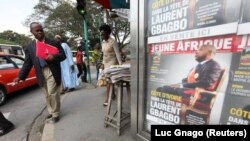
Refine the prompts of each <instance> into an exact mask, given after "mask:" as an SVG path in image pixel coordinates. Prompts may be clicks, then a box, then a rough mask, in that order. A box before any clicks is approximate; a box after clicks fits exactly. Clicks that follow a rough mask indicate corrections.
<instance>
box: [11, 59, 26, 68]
mask: <svg viewBox="0 0 250 141" xmlns="http://www.w3.org/2000/svg"><path fill="white" fill-rule="evenodd" d="M10 59H11V60H12V61H13V62H14V63H15V64H16V65H17V66H18V68H22V66H23V63H24V60H23V59H20V58H18V57H11V58H10Z"/></svg>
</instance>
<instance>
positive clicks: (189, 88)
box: [157, 45, 222, 98]
mask: <svg viewBox="0 0 250 141" xmlns="http://www.w3.org/2000/svg"><path fill="white" fill-rule="evenodd" d="M215 54H216V49H215V47H214V46H212V45H202V46H200V47H199V48H198V50H197V51H196V53H195V60H196V61H197V62H198V64H197V65H196V66H195V67H193V68H192V69H191V70H190V71H189V73H188V75H187V77H185V78H183V79H182V82H181V83H178V84H173V85H165V86H163V87H158V88H157V91H159V92H164V93H170V94H174V95H179V96H182V97H183V98H189V97H190V96H192V95H193V94H194V89H195V88H196V87H199V88H202V89H205V90H213V89H214V88H215V87H216V85H217V83H218V81H219V80H218V79H219V77H220V75H221V71H222V69H221V67H220V65H219V64H218V62H216V61H215V60H214V59H213V58H214V56H215Z"/></svg>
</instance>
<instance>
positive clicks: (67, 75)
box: [61, 43, 79, 89]
mask: <svg viewBox="0 0 250 141" xmlns="http://www.w3.org/2000/svg"><path fill="white" fill-rule="evenodd" d="M61 46H62V48H63V50H64V52H65V55H66V59H65V60H64V61H62V62H61V71H62V82H63V87H64V88H68V89H70V88H75V87H77V86H79V81H78V78H77V74H76V71H75V70H76V69H74V70H72V68H71V66H72V65H74V62H73V56H72V51H71V49H70V47H69V46H68V45H67V44H66V43H62V44H61Z"/></svg>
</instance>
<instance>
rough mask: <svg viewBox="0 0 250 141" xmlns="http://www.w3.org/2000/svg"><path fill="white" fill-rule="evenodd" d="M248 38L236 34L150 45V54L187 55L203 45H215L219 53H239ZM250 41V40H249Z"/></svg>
mask: <svg viewBox="0 0 250 141" xmlns="http://www.w3.org/2000/svg"><path fill="white" fill-rule="evenodd" d="M247 39H248V38H247V37H246V35H245V36H237V35H235V34H230V35H224V36H215V37H207V38H198V39H190V40H180V41H175V42H165V43H157V44H149V53H150V54H154V53H159V52H160V53H161V54H174V53H175V54H185V53H194V52H195V51H196V50H197V49H198V47H199V46H202V45H206V44H209V45H214V46H215V47H216V50H217V52H228V53H232V52H239V51H242V49H243V47H244V46H245V45H242V44H246V43H248V42H246V41H247ZM249 39H250V38H249Z"/></svg>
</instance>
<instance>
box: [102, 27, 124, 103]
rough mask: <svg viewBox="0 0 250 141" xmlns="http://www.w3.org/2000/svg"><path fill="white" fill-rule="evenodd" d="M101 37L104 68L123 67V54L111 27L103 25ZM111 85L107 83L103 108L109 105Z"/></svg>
mask: <svg viewBox="0 0 250 141" xmlns="http://www.w3.org/2000/svg"><path fill="white" fill-rule="evenodd" d="M99 30H100V32H101V35H102V39H103V41H102V52H103V61H102V68H109V67H110V66H111V65H117V64H119V65H121V64H122V59H121V54H120V51H119V48H118V45H117V43H116V41H115V39H113V38H111V37H110V34H111V28H110V26H109V25H106V24H104V25H102V26H101V27H100V28H99ZM110 86H111V84H110V83H107V91H106V100H105V102H104V103H103V106H107V105H108V97H109V91H110Z"/></svg>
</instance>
